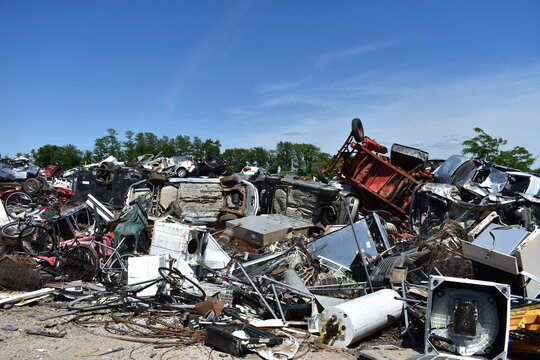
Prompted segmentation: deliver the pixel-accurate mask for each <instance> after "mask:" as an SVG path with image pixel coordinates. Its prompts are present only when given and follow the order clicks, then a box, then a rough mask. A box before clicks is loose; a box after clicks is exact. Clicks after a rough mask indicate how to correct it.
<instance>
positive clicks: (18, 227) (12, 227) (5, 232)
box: [0, 221, 36, 240]
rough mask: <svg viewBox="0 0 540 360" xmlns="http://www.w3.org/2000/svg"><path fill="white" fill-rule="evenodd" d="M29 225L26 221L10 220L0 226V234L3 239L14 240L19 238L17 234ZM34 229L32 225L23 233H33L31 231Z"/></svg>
mask: <svg viewBox="0 0 540 360" xmlns="http://www.w3.org/2000/svg"><path fill="white" fill-rule="evenodd" d="M29 226H30V225H28V223H26V222H20V221H14V222H10V223H8V224H6V225H4V226H2V228H0V234H1V236H2V237H3V238H4V239H9V240H16V239H18V238H19V234H20V233H21V232H22V231H23V230H24V229H25V228H26V227H29ZM35 230H36V229H35V228H34V227H32V228H31V229H29V230H28V231H27V232H25V235H26V236H30V235H32V234H33V232H34V231H35Z"/></svg>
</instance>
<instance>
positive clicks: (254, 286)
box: [238, 263, 279, 319]
mask: <svg viewBox="0 0 540 360" xmlns="http://www.w3.org/2000/svg"><path fill="white" fill-rule="evenodd" d="M238 266H239V267H240V270H242V272H243V273H244V276H245V277H246V279H247V280H248V281H249V283H250V284H251V286H252V287H253V289H255V291H256V292H257V294H258V295H259V297H260V298H261V300H262V302H263V303H264V305H265V306H266V308H267V309H268V311H270V313H271V314H272V316H273V317H274V319H279V318H278V317H277V315H276V313H275V312H274V310H272V308H271V307H270V305H269V304H268V302H267V301H266V299H265V298H264V296H263V294H261V292H260V291H259V289H258V288H257V286H256V285H255V283H254V282H253V281H252V280H251V279H250V277H249V275H248V274H247V272H246V270H245V269H244V267H243V266H242V264H240V263H238Z"/></svg>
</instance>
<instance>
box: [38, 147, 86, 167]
mask: <svg viewBox="0 0 540 360" xmlns="http://www.w3.org/2000/svg"><path fill="white" fill-rule="evenodd" d="M31 154H32V159H33V161H34V163H35V164H36V165H38V166H40V167H46V166H48V165H52V164H59V165H60V166H62V168H64V169H70V168H73V167H76V166H79V165H81V164H82V163H83V152H82V151H81V150H79V149H78V148H77V147H76V146H75V145H72V144H68V145H64V146H58V145H50V144H47V145H43V146H42V147H40V148H38V149H37V150H32V151H31Z"/></svg>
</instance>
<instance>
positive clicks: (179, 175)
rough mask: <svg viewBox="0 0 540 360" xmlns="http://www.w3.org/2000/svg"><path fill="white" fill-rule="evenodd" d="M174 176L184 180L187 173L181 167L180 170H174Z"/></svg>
mask: <svg viewBox="0 0 540 360" xmlns="http://www.w3.org/2000/svg"><path fill="white" fill-rule="evenodd" d="M176 175H177V176H178V177H180V178H185V177H187V175H188V172H187V170H186V169H184V168H182V167H181V168H178V169H176Z"/></svg>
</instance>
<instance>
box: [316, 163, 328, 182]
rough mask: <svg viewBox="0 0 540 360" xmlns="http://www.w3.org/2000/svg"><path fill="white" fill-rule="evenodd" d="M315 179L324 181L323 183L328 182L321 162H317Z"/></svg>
mask: <svg viewBox="0 0 540 360" xmlns="http://www.w3.org/2000/svg"><path fill="white" fill-rule="evenodd" d="M317 179H319V181H321V182H323V183H325V184H328V182H329V181H328V178H327V177H326V175H325V174H324V168H323V166H322V164H320V163H319V164H317Z"/></svg>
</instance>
